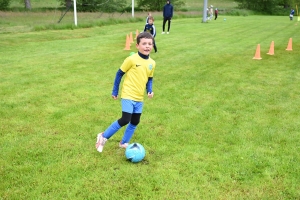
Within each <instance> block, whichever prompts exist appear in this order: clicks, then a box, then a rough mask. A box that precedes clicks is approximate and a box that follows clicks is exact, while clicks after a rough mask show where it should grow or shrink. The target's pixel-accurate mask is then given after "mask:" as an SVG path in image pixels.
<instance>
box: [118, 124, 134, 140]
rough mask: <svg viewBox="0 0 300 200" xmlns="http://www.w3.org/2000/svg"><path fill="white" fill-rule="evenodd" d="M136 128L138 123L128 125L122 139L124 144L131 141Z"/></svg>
mask: <svg viewBox="0 0 300 200" xmlns="http://www.w3.org/2000/svg"><path fill="white" fill-rule="evenodd" d="M135 129H136V125H133V124H131V123H129V124H128V126H127V127H126V130H125V133H124V136H123V139H122V141H121V143H122V144H124V143H129V141H130V139H131V137H132V136H133V133H134V131H135Z"/></svg>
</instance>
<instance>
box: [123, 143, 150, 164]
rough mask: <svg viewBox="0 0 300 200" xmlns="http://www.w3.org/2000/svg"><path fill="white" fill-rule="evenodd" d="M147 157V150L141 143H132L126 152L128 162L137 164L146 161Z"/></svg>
mask: <svg viewBox="0 0 300 200" xmlns="http://www.w3.org/2000/svg"><path fill="white" fill-rule="evenodd" d="M145 155H146V152H145V148H144V147H143V146H142V145H141V144H139V143H132V144H130V145H128V147H127V148H126V150H125V156H126V158H127V160H129V161H131V162H133V163H137V162H140V161H142V160H143V159H144V157H145Z"/></svg>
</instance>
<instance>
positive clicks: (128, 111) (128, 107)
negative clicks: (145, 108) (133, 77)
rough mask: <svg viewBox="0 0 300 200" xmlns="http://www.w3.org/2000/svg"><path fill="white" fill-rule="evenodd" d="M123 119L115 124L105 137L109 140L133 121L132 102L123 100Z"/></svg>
mask: <svg viewBox="0 0 300 200" xmlns="http://www.w3.org/2000/svg"><path fill="white" fill-rule="evenodd" d="M121 104H122V117H121V118H120V119H119V120H117V121H115V122H113V123H112V124H111V125H110V126H109V127H108V128H107V129H106V130H105V131H104V133H103V137H104V138H106V139H109V138H110V137H111V136H113V135H114V134H115V133H116V132H117V131H118V130H119V129H120V128H121V127H123V126H125V125H126V124H128V123H129V122H130V120H131V115H132V112H133V104H132V101H131V100H128V99H122V100H121Z"/></svg>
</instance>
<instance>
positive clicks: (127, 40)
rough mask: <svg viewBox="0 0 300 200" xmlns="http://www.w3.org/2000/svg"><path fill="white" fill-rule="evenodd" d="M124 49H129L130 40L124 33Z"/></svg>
mask: <svg viewBox="0 0 300 200" xmlns="http://www.w3.org/2000/svg"><path fill="white" fill-rule="evenodd" d="M124 50H130V41H129V36H128V34H127V35H126V44H125V48H124Z"/></svg>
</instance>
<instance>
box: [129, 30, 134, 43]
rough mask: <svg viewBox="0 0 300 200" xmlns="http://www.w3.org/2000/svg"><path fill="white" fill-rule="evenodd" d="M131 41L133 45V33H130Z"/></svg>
mask: <svg viewBox="0 0 300 200" xmlns="http://www.w3.org/2000/svg"><path fill="white" fill-rule="evenodd" d="M129 39H130V40H129V41H130V43H133V37H132V32H130V36H129Z"/></svg>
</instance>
